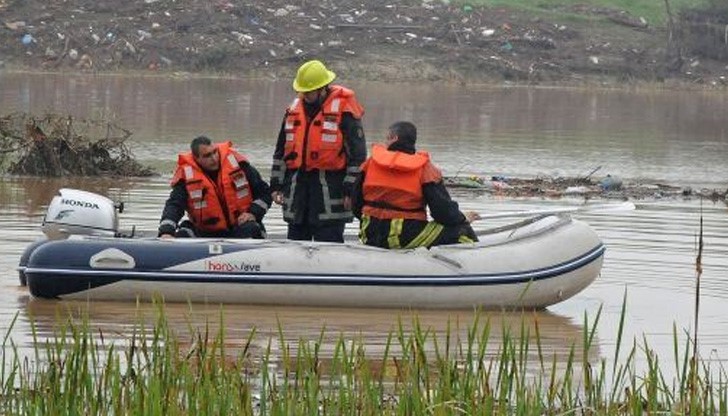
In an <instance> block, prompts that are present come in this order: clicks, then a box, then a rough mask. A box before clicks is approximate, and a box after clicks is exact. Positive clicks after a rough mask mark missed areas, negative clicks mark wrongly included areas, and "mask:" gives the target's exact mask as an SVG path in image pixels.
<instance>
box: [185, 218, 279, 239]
mask: <svg viewBox="0 0 728 416" xmlns="http://www.w3.org/2000/svg"><path fill="white" fill-rule="evenodd" d="M174 236H175V237H177V238H185V237H202V238H265V228H264V227H263V225H262V224H260V223H257V222H255V221H248V222H244V223H242V224H240V225H236V226H235V227H233V228H232V229H230V230H224V231H218V232H204V231H200V230H197V229H195V227H194V225H193V224H192V223H191V222H190V221H187V220H185V221H182V222H181V223H180V225H179V228H178V229H177V232H176V233H175V234H174Z"/></svg>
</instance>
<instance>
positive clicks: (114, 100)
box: [0, 74, 728, 372]
mask: <svg viewBox="0 0 728 416" xmlns="http://www.w3.org/2000/svg"><path fill="white" fill-rule="evenodd" d="M0 82H2V85H3V88H2V89H0V107H1V108H3V109H4V111H12V110H21V111H34V112H41V111H45V110H53V109H56V111H63V112H69V113H71V114H74V115H77V116H83V117H91V116H96V115H99V114H107V115H113V116H115V117H117V118H118V119H119V123H120V125H122V126H124V127H126V128H129V129H131V130H132V131H133V132H134V136H133V143H132V146H131V147H132V151H133V152H134V153H135V154H136V155H138V156H139V157H140V158H141V159H142V161H143V162H144V163H147V164H149V165H151V166H153V167H155V168H156V169H157V170H158V171H159V172H160V173H161V174H162V175H160V176H159V177H154V178H145V179H123V180H118V179H108V178H100V179H87V178H61V179H40V178H19V177H3V178H2V179H0V228H1V229H2V237H3V238H2V239H0V283H1V285H2V289H3V290H2V292H0V330H3V331H6V330H7V328H8V326H9V325H10V322H11V321H12V319H13V317H14V316H15V315H16V313H19V314H20V321H19V322H18V323H17V325H16V326H15V327H14V328H13V330H12V332H11V336H12V338H13V339H14V340H15V341H16V342H17V343H18V345H20V346H22V347H21V351H22V349H23V348H27V347H28V346H29V340H30V338H29V336H30V335H29V334H30V326H29V321H28V320H29V319H30V318H29V317H30V316H35V317H36V319H37V320H38V324H39V326H41V327H43V328H45V329H43V330H44V331H45V332H44V333H47V332H49V331H50V329H51V327H52V325H53V324H54V322H55V321H54V319H55V314H56V313H57V311H58V310H59V311H60V312H58V313H61V314H66V313H68V312H69V311H71V312H73V313H74V314H76V315H79V314H80V313H81V311H82V310H84V308H86V306H88V308H86V309H87V313H88V315H89V317H90V319H91V321H92V322H91V323H92V324H93V325H96V326H98V327H99V328H102V329H104V330H106V329H108V333H109V334H115V335H116V336H118V337H120V338H123V337H124V336H126V335H127V334H126V333H125V332H124V329H125V328H127V326H125V325H128V324H129V321H130V320H132V319H133V318H134V317H135V316H136V315H135V314H136V311H135V309H136V307H135V305H129V304H115V303H108V304H106V303H94V304H91V305H85V304H67V303H62V302H60V303H59V302H53V301H37V300H30V299H28V294H27V290H26V289H25V288H21V287H18V276H17V272H16V270H15V267H16V266H17V262H18V259H19V257H20V254H21V252H22V251H23V249H24V248H25V247H26V246H27V245H28V244H29V243H31V242H32V241H34V240H35V239H36V238H38V237H39V236H40V230H39V225H40V222H41V219H42V216H43V213H44V209H45V206H46V204H47V203H48V202H49V201H50V199H51V197H52V196H53V195H54V194H55V192H56V191H57V190H58V189H60V188H61V187H72V188H79V189H84V190H88V191H92V192H97V193H100V194H104V195H106V196H108V197H110V198H112V199H114V200H116V201H123V202H125V206H126V209H125V211H124V213H122V214H121V216H120V225H121V228H122V230H123V231H128V230H129V229H131V228H132V227H135V228H136V230H138V231H142V232H143V231H146V232H150V233H154V230H155V229H156V227H157V223H158V220H159V216H160V213H161V208H162V206H163V204H164V200H165V199H166V197H167V195H168V193H169V187H168V183H167V180H168V176H169V175H168V174H169V173H170V172H171V170H172V168H173V165H174V161H175V158H176V154H177V152H179V151H180V150H184V149H186V148H187V146H188V144H189V140H190V139H191V138H192V137H194V136H195V135H197V134H200V133H205V134H209V135H210V136H212V137H213V138H215V139H223V138H229V139H232V140H233V141H234V142H235V143H236V144H237V145H239V146H240V147H241V148H242V149H243V150H244V151H245V152H246V153H248V155H249V156H250V159H251V161H252V162H253V163H254V164H255V165H256V166H257V167H259V169H260V170H261V171H262V173H263V174H264V175H267V174H268V173H269V165H270V159H271V152H272V148H273V143H274V140H275V137H276V135H277V132H278V128H279V127H280V122H281V118H282V111H283V108H284V107H285V106H286V105H287V104H288V102H289V101H290V99H291V95H290V91H289V89H290V85H289V83H288V82H280V83H272V82H262V81H246V80H214V79H201V80H197V79H195V80H186V79H162V78H120V77H112V76H90V75H82V76H75V75H72V76H65V75H58V76H57V75H26V74H15V75H8V74H2V75H0ZM347 84H349V85H351V86H352V87H354V88H355V89H356V90H357V92H358V94H359V95H360V98H361V100H362V101H363V102H364V104H365V106H366V107H367V114H366V116H365V130H366V132H367V135H368V141H369V142H370V143H371V142H375V141H378V140H379V139H380V138H381V135H382V132H383V131H384V130H385V128H386V126H387V125H388V124H390V123H391V122H392V121H394V120H395V119H410V120H413V121H414V122H415V123H416V124H417V125H418V128H419V132H420V142H421V144H422V147H423V148H427V149H429V150H431V151H432V153H433V158H434V161H435V162H436V163H437V164H439V165H440V166H441V167H442V169H443V171H444V173H445V174H446V175H455V174H458V173H469V172H470V173H477V174H483V175H488V174H505V175H516V176H535V175H539V174H554V173H558V174H564V175H570V176H578V175H581V174H583V175H585V174H587V173H589V172H590V171H591V170H592V169H594V168H595V167H596V166H602V167H603V168H602V170H601V171H600V172H599V173H600V174H601V173H604V174H606V173H612V174H617V175H619V176H621V177H622V178H623V179H624V180H625V181H629V180H638V179H640V178H648V179H652V180H655V181H658V182H662V181H664V182H668V183H678V184H690V185H693V186H701V185H703V184H705V185H706V186H711V187H714V188H718V189H725V188H728V164H726V163H725V160H724V159H725V155H726V154H728V134H727V132H728V130H727V129H728V126H727V125H726V123H725V114H728V96H727V95H726V94H715V93H694V92H662V91H650V92H617V91H582V90H556V89H554V90H551V89H543V90H532V89H520V88H514V89H507V88H506V89H493V88H480V87H472V88H471V87H469V88H468V89H467V91H466V90H464V89H463V88H461V87H458V86H444V85H424V86H412V85H408V86H406V88H392V86H390V85H377V84H356V83H347ZM402 91H406V92H407V93H406V94H403V93H402ZM58 109H61V110H58ZM455 195H456V197H457V199H458V201H459V202H460V203H461V206H462V208H463V209H468V210H475V211H479V212H493V211H512V210H519V209H526V210H527V209H534V208H548V207H557V206H564V205H572V204H578V203H581V202H582V201H578V200H568V199H562V200H541V199H527V200H524V199H519V200H504V199H501V198H499V197H498V196H497V195H495V196H494V195H481V194H479V193H474V192H471V191H458V192H457V193H455ZM635 202H636V203H637V205H638V209H637V210H636V211H634V212H629V213H621V214H619V215H615V214H609V215H597V214H591V215H581V216H580V218H581V219H583V220H585V221H586V222H587V223H589V224H590V225H591V226H593V227H594V228H595V229H596V231H597V233H598V234H599V235H600V236H601V237H602V238H603V240H604V242H605V243H606V245H607V253H606V257H605V263H604V268H603V270H602V275H601V276H600V278H598V279H597V281H596V282H595V283H594V284H593V285H591V286H590V287H589V288H587V290H585V291H584V292H582V293H581V294H579V295H577V296H576V297H574V298H572V299H569V300H568V301H566V302H563V303H561V304H558V305H555V306H553V307H550V308H549V310H548V311H545V312H543V313H538V314H536V315H527V319H528V321H527V322H528V323H529V325H533V322H535V321H534V319H535V320H537V321H538V322H539V330H540V334H541V337H542V338H543V339H542V341H544V342H545V343H546V344H547V345H548V346H549V348H551V349H552V350H553V351H557V352H563V351H564V349H565V348H567V346H569V345H570V344H571V340H572V339H577V340H578V339H579V338H580V337H581V334H582V333H583V327H582V325H583V320H584V315H585V314H586V315H587V316H589V318H590V319H593V318H594V317H595V316H596V314H597V310H598V309H599V308H600V307H603V312H602V315H601V319H600V323H599V332H598V337H597V339H598V349H597V352H596V353H597V354H600V355H602V356H603V357H606V358H608V359H610V358H611V357H613V355H614V350H615V344H616V338H617V332H618V327H619V322H620V313H621V310H622V299H623V296H624V293H625V291H626V293H627V309H626V316H625V318H626V319H625V331H626V332H625V335H624V337H623V340H629V341H628V342H630V343H631V340H632V339H633V338H634V337H638V339H641V336H642V334H645V336H646V339H647V341H648V342H649V343H650V347H651V348H653V349H654V350H655V351H656V352H657V353H658V355H659V356H660V357H664V358H663V360H665V361H668V359H669V358H671V357H672V342H673V339H672V332H671V331H672V325H673V323H675V325H676V327H677V328H678V330H679V332H680V333H681V334H682V331H683V330H684V331H690V330H691V328H692V320H693V317H694V315H693V313H694V299H693V296H694V293H695V256H696V254H697V249H696V247H697V246H696V235H697V232H698V226H699V223H700V216H701V215H702V216H703V220H704V235H705V252H704V254H703V267H704V272H703V277H702V280H701V283H702V289H701V305H700V323H701V327H700V329H701V335H702V341H701V351H702V352H703V355H704V356H705V357H706V358H708V357H709V358H711V359H716V360H717V359H720V358H721V357H722V358H724V357H725V356H726V355H727V354H728V335H726V334H728V318H726V314H725V312H724V309H725V307H724V305H725V302H726V299H728V284H727V283H726V281H725V276H728V221H726V215H728V210H727V209H726V204H725V203H723V202H720V203H710V202H704V203H703V204H702V205H701V204H700V201H697V200H692V201H691V200H688V201H660V200H656V201H635ZM266 222H267V228H268V230H269V231H270V232H271V234H276V235H282V234H284V230H285V225H284V223H283V221H282V220H281V213H280V210H279V209H277V208H275V209H273V210H272V211H271V212H270V214H269V215H268V217H267V220H266ZM495 224H496V222H495V221H493V222H490V223H487V224H483V223H476V224H475V225H476V227H484V226H486V225H495ZM355 227H356V224H351V225H350V226H349V227H347V235H348V236H350V237H353V236H354V235H355V234H356V228H355ZM166 309H167V312H168V317H169V318H170V320H172V321H173V322H174V323H175V325H177V327H178V328H180V330H184V328H186V322H187V321H188V320H189V319H192V320H193V321H194V322H195V323H196V325H199V324H200V323H201V322H204V321H205V320H209V321H210V322H211V323H215V322H218V321H219V320H218V319H217V316H218V314H219V310H218V308H217V307H216V306H204V305H202V306H200V305H196V307H195V310H194V313H193V314H192V316H191V317H190V318H188V316H187V314H188V312H189V310H188V308H187V306H186V305H167V308H166ZM149 310H150V311H151V309H149ZM398 315H400V313H399V312H397V311H391V310H389V311H388V310H368V309H367V310H342V309H307V308H255V307H243V306H233V305H230V306H226V308H225V312H224V316H225V325H226V328H227V331H228V333H229V334H230V335H231V336H232V337H233V339H237V340H238V341H240V340H243V339H245V337H246V334H248V333H249V331H250V330H251V328H253V327H256V328H258V329H259V331H261V335H263V334H274V333H275V332H276V331H277V326H278V322H279V321H280V322H281V324H282V326H283V327H284V328H285V329H286V337H290V339H291V340H294V339H297V338H299V337H300V338H305V339H316V338H317V337H318V336H319V334H320V331H321V327H322V324H324V323H325V324H326V327H327V331H328V332H329V333H330V334H331V335H332V336H333V337H335V336H336V335H338V334H339V333H344V334H347V336H352V337H353V336H361V338H362V339H363V340H365V342H366V343H367V346H368V349H369V348H371V351H372V352H376V351H377V348H380V349H381V346H382V345H383V343H384V340H385V339H386V336H385V334H387V333H389V332H390V331H391V330H392V328H394V327H396V325H397V316H398ZM418 316H419V319H420V321H421V323H422V326H423V327H427V326H431V327H432V328H433V330H434V331H436V332H438V333H440V332H442V331H443V330H444V329H445V328H446V327H447V323H448V320H449V322H450V323H451V324H452V323H454V322H460V323H461V326H460V328H461V330H462V328H465V327H466V326H467V325H466V323H470V322H472V320H473V316H474V314H473V313H472V312H471V311H463V312H456V316H453V312H452V311H447V312H444V311H443V312H438V311H420V312H418ZM504 316H505V317H506V319H507V320H508V321H509V322H511V323H514V322H520V319H521V315H520V314H516V315H513V316H509V315H508V314H506V315H504ZM534 317H535V318H534ZM482 318H483V317H482V316H481V319H482ZM492 318H493V319H491V322H493V323H494V324H495V323H498V322H500V321H499V319H500V318H501V316H498V317H497V318H498V319H495V318H496V317H495V316H493V317H492ZM402 322H403V323H404V324H407V325H411V323H412V319H411V315H409V314H407V312H406V311H405V313H404V315H402ZM496 332H497V331H493V334H494V335H495V334H496ZM577 343H578V342H577ZM370 344H371V347H369V345H370ZM559 355H560V356H563V355H561V354H559ZM673 367H674V366H673ZM666 371H668V372H669V371H672V370H671V368H667V369H666Z"/></svg>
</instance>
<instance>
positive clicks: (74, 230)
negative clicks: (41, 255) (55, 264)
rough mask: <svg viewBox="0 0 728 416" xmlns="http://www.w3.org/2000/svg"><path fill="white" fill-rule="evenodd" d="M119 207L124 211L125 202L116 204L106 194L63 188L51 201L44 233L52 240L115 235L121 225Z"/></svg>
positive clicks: (45, 219) (45, 220) (44, 222)
mask: <svg viewBox="0 0 728 416" xmlns="http://www.w3.org/2000/svg"><path fill="white" fill-rule="evenodd" d="M117 210H118V212H121V211H122V210H123V205H121V204H120V205H118V206H117V205H115V204H114V201H112V200H110V199H109V198H107V197H105V196H101V195H98V194H94V193H92V192H86V191H80V190H77V189H68V188H63V189H61V190H59V191H58V195H56V196H54V197H53V199H52V200H51V203H50V205H48V210H47V211H46V215H45V217H44V218H43V226H42V229H43V233H44V234H45V235H46V236H47V237H48V239H50V240H59V239H63V238H68V236H69V235H94V236H102V237H114V236H116V235H117V233H118V229H119V217H118V215H117Z"/></svg>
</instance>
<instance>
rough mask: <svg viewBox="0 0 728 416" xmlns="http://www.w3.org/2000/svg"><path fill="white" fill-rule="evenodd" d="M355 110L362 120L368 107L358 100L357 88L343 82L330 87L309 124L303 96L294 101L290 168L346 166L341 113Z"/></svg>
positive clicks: (289, 122)
mask: <svg viewBox="0 0 728 416" xmlns="http://www.w3.org/2000/svg"><path fill="white" fill-rule="evenodd" d="M345 112H346V113H351V114H352V116H354V118H356V119H361V117H362V116H363V115H364V109H363V108H362V106H361V105H360V104H359V102H358V101H357V100H356V97H355V96H354V91H352V90H350V89H348V88H344V87H342V86H339V85H332V86H330V87H329V92H328V96H327V97H326V100H325V101H324V103H323V105H322V106H321V111H319V112H318V114H316V115H315V117H314V118H313V119H312V120H311V122H310V123H309V122H308V120H307V118H306V112H305V110H304V107H303V102H302V98H301V97H297V98H296V99H294V100H293V102H292V103H291V105H290V106H289V107H288V110H287V111H286V120H285V126H284V129H285V133H286V143H285V148H284V157H283V161H284V162H285V164H286V168H287V169H299V168H302V167H303V168H304V169H305V170H307V171H311V170H314V169H320V170H341V169H344V168H345V167H346V153H345V152H344V135H343V134H342V132H341V129H340V124H341V116H342V114H343V113H345Z"/></svg>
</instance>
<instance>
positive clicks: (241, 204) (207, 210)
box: [172, 142, 253, 232]
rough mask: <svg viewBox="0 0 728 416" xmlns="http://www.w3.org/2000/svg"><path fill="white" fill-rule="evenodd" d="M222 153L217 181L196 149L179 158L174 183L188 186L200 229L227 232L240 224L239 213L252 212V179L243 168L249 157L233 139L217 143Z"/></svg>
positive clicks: (192, 218) (189, 212) (189, 206)
mask: <svg viewBox="0 0 728 416" xmlns="http://www.w3.org/2000/svg"><path fill="white" fill-rule="evenodd" d="M215 146H216V147H217V150H218V152H219V156H220V170H219V171H218V173H217V181H216V182H213V181H212V180H211V179H210V177H209V176H207V175H206V174H205V173H204V172H203V171H202V168H200V166H199V165H198V164H197V162H195V159H194V156H193V155H192V152H187V153H181V154H180V155H179V157H178V158H177V171H176V172H175V175H174V177H173V178H172V186H174V185H175V184H176V183H177V182H179V181H180V180H184V181H185V186H186V187H187V193H188V195H189V197H188V198H187V215H188V216H189V218H190V221H192V223H193V224H194V225H195V227H197V228H198V229H200V230H204V231H208V232H215V231H224V230H227V229H229V228H231V227H232V226H234V225H237V223H238V216H240V214H242V213H244V212H248V210H249V208H250V204H251V203H252V202H253V195H252V192H251V190H250V184H249V183H248V178H247V177H246V176H245V172H244V171H243V169H242V168H241V167H240V162H245V161H247V159H246V158H245V156H243V155H241V154H239V153H238V152H236V151H234V150H233V149H232V148H231V147H232V144H231V143H230V142H225V143H217V144H216V145H215Z"/></svg>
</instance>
